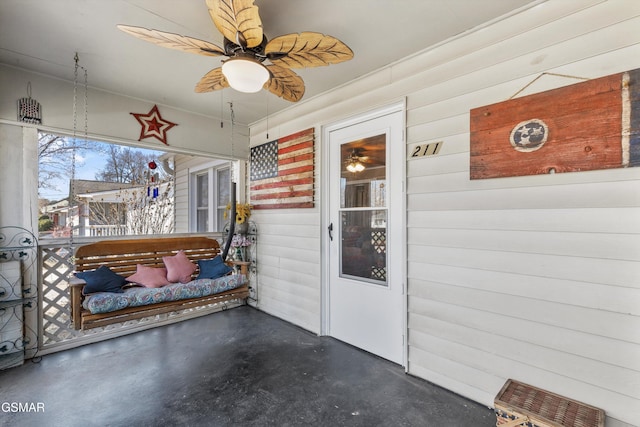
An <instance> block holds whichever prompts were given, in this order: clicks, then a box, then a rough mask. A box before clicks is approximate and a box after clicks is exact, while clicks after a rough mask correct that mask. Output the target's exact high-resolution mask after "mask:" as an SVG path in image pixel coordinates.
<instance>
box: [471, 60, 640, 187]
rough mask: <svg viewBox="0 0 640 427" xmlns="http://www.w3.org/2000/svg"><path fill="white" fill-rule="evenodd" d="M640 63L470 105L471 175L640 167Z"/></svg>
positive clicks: (529, 173) (492, 176) (531, 173)
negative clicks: (639, 66)
mask: <svg viewBox="0 0 640 427" xmlns="http://www.w3.org/2000/svg"><path fill="white" fill-rule="evenodd" d="M639 82H640V69H638V70H633V71H628V72H625V73H619V74H614V75H611V76H607V77H602V78H598V79H594V80H589V81H586V82H582V83H578V84H574V85H571V86H566V87H562V88H559V89H554V90H550V91H547V92H542V93H538V94H535V95H529V96H524V97H522V98H516V99H511V100H509V101H504V102H500V103H497V104H493V105H488V106H484V107H480V108H475V109H473V110H471V162H470V165H471V171H470V172H471V179H482V178H498V177H507V176H520V175H535V174H547V173H556V172H578V171H587V170H595V169H609V168H620V167H627V166H638V165H640V107H639V105H640V96H639V94H640V88H639V87H638V86H639Z"/></svg>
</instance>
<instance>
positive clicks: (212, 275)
mask: <svg viewBox="0 0 640 427" xmlns="http://www.w3.org/2000/svg"><path fill="white" fill-rule="evenodd" d="M198 267H200V274H198V279H217V278H218V277H222V276H224V275H226V274H229V273H230V272H231V270H232V269H231V267H229V266H228V265H227V264H225V263H224V262H222V257H221V256H220V255H218V256H217V257H215V258H213V259H207V260H199V261H198Z"/></svg>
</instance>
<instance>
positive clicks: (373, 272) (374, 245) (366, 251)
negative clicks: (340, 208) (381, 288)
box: [340, 210, 387, 284]
mask: <svg viewBox="0 0 640 427" xmlns="http://www.w3.org/2000/svg"><path fill="white" fill-rule="evenodd" d="M341 229H342V259H341V261H342V262H341V264H340V266H341V268H340V272H341V276H342V277H345V276H351V277H354V278H361V279H365V280H366V281H371V282H372V283H379V284H386V282H387V247H386V246H387V241H386V238H387V212H386V211H385V210H367V211H346V212H342V218H341Z"/></svg>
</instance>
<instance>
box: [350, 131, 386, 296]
mask: <svg viewBox="0 0 640 427" xmlns="http://www.w3.org/2000/svg"><path fill="white" fill-rule="evenodd" d="M386 140H387V136H386V135H385V134H381V135H375V136H371V137H368V138H364V139H360V140H356V141H351V142H348V143H345V144H342V146H341V149H340V160H341V163H342V167H341V168H340V169H341V172H340V208H341V209H340V211H341V213H340V215H341V218H340V232H341V245H340V276H341V277H349V278H354V279H358V280H364V281H367V282H371V283H375V284H380V285H386V283H387V248H386V236H387V208H388V206H387V193H386V183H387V182H386V171H387V168H386Z"/></svg>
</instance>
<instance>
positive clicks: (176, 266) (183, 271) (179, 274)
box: [162, 251, 197, 283]
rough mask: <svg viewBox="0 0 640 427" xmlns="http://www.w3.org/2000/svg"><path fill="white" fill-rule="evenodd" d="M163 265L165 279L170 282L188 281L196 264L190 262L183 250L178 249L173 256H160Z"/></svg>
mask: <svg viewBox="0 0 640 427" xmlns="http://www.w3.org/2000/svg"><path fill="white" fill-rule="evenodd" d="M162 262H164V266H165V267H167V280H168V281H169V282H171V283H176V282H180V283H188V282H190V281H191V275H192V274H193V272H194V271H196V268H197V267H196V265H195V264H194V263H192V262H191V261H190V260H189V258H187V255H186V254H185V253H184V251H178V253H177V254H175V255H174V256H165V257H162Z"/></svg>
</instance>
